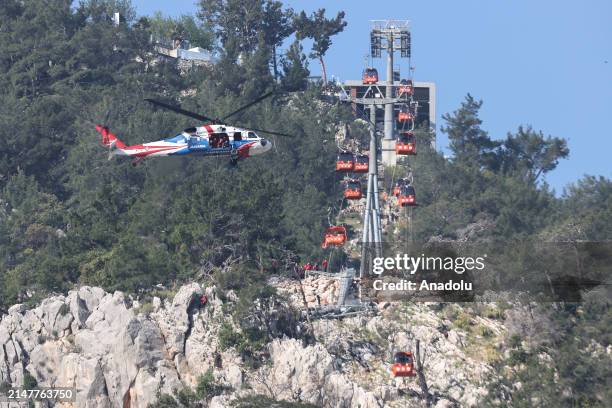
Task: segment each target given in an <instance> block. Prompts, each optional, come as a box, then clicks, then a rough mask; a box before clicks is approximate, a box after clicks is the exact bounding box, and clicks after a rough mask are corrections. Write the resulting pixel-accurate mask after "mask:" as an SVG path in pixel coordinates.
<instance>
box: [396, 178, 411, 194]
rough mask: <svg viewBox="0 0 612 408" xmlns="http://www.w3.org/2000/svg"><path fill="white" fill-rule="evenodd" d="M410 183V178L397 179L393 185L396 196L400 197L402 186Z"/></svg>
mask: <svg viewBox="0 0 612 408" xmlns="http://www.w3.org/2000/svg"><path fill="white" fill-rule="evenodd" d="M409 184H410V183H409V182H408V179H405V178H401V179H399V180H397V181H396V182H395V185H394V186H393V196H394V197H399V195H400V192H401V190H402V187H403V186H407V185H409Z"/></svg>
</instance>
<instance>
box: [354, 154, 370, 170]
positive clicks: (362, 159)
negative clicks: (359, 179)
mask: <svg viewBox="0 0 612 408" xmlns="http://www.w3.org/2000/svg"><path fill="white" fill-rule="evenodd" d="M369 163H370V157H369V156H366V155H365V154H358V155H356V156H355V168H354V169H353V171H354V172H355V173H367V172H368V165H369Z"/></svg>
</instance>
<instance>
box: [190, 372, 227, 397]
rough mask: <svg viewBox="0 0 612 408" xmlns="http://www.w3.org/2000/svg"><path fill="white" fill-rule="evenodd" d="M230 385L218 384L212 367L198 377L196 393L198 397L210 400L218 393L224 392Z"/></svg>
mask: <svg viewBox="0 0 612 408" xmlns="http://www.w3.org/2000/svg"><path fill="white" fill-rule="evenodd" d="M227 389H228V387H226V386H224V385H220V384H217V383H216V382H215V376H214V375H213V371H212V369H210V368H209V369H208V371H206V373H204V374H203V375H201V376H200V378H198V385H197V386H196V395H197V397H198V398H200V399H203V400H208V399H210V398H212V397H215V396H217V395H221V394H223V392H224V391H225V390H227Z"/></svg>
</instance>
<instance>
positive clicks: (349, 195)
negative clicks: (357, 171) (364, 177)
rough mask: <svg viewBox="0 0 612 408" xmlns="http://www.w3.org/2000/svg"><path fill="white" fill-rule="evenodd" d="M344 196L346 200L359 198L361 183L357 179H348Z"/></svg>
mask: <svg viewBox="0 0 612 408" xmlns="http://www.w3.org/2000/svg"><path fill="white" fill-rule="evenodd" d="M344 198H346V199H347V200H359V199H360V198H361V183H360V182H359V180H349V181H347V182H346V186H345V188H344Z"/></svg>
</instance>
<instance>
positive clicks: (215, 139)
mask: <svg viewBox="0 0 612 408" xmlns="http://www.w3.org/2000/svg"><path fill="white" fill-rule="evenodd" d="M274 93H275V92H274V91H272V92H268V93H266V94H265V95H262V96H260V97H259V98H257V99H255V100H254V101H252V102H250V103H248V104H247V105H244V106H242V107H240V108H239V109H236V110H235V111H233V112H232V113H230V114H228V115H225V116H224V117H223V118H221V119H212V118H209V117H207V116H204V115H201V114H199V113H195V112H190V111H187V110H185V109H182V108H181V107H180V106H175V105H170V104H166V103H164V102H160V101H158V100H155V99H145V101H147V102H149V103H151V104H153V105H155V106H158V107H161V108H163V109H167V110H171V111H173V112H176V113H179V114H181V115H185V116H188V117H191V118H194V119H197V120H201V121H202V122H204V123H203V124H202V125H200V126H197V127H190V128H187V129H185V130H183V131H182V132H181V133H179V134H177V135H176V136H173V137H170V138H166V139H162V140H158V141H155V142H149V143H143V144H137V145H131V146H128V145H126V144H125V143H124V142H122V141H121V140H120V139H119V138H118V137H117V136H116V135H115V134H114V133H112V132H111V131H110V129H109V128H108V127H107V126H104V125H100V124H98V125H96V131H97V132H98V133H100V134H101V135H102V145H103V146H105V147H107V148H108V149H109V160H110V159H111V158H112V157H113V156H130V157H133V160H132V166H136V165H138V164H139V163H140V162H141V161H143V160H145V159H148V158H150V157H167V156H187V155H191V156H204V157H219V156H222V157H228V158H229V160H230V164H232V165H236V164H237V163H238V160H241V159H246V158H247V157H251V156H257V155H261V154H263V153H266V152H267V151H269V150H270V149H271V148H272V143H271V142H270V141H269V140H267V139H265V138H263V137H261V136H259V135H258V134H257V133H255V132H263V133H268V134H272V135H278V136H290V135H288V134H285V133H280V132H273V131H270V130H263V129H255V128H251V127H249V128H246V127H238V126H233V125H229V124H227V123H225V120H226V119H228V118H230V117H232V116H234V115H236V114H237V113H239V112H242V111H243V110H245V109H247V108H249V107H251V106H253V105H254V104H256V103H259V102H261V101H262V100H264V99H265V98H267V97H269V96H271V95H273V94H274Z"/></svg>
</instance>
